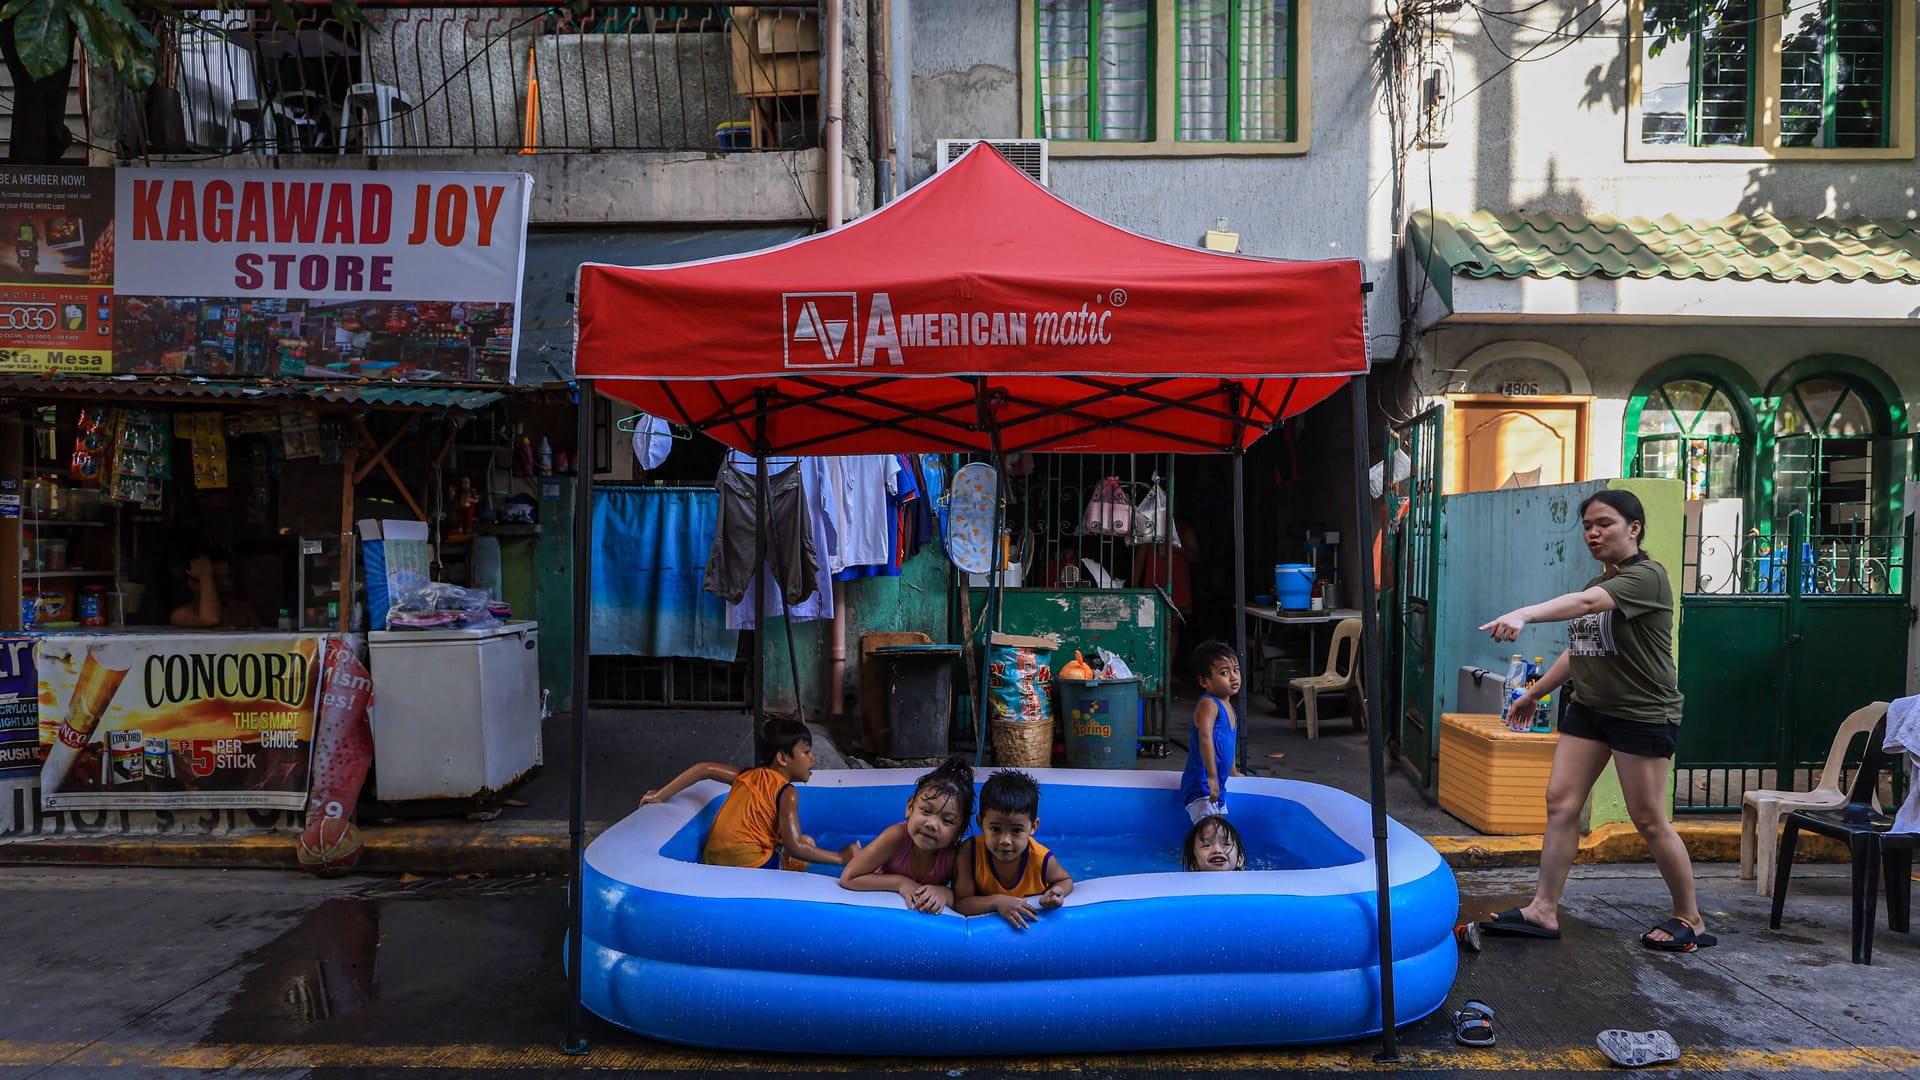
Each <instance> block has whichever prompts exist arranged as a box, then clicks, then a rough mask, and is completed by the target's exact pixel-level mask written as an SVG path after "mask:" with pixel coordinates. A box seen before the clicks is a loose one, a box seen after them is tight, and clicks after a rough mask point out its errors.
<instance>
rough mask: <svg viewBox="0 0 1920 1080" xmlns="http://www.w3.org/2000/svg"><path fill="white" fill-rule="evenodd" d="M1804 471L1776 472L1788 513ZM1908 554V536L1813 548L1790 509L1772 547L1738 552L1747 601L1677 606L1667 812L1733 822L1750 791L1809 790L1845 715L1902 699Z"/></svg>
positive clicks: (1827, 542)
mask: <svg viewBox="0 0 1920 1080" xmlns="http://www.w3.org/2000/svg"><path fill="white" fill-rule="evenodd" d="M1802 471H1803V470H1802V469H1798V468H1794V469H1786V470H1778V471H1777V472H1776V476H1777V477H1778V478H1779V480H1782V481H1785V483H1782V484H1781V485H1780V487H1781V488H1783V489H1785V491H1784V493H1783V499H1782V502H1783V503H1784V504H1786V505H1792V504H1793V503H1795V502H1798V501H1799V500H1800V498H1801V497H1802V496H1801V494H1800V491H1801V489H1800V487H1799V486H1798V485H1797V484H1795V483H1794V482H1793V481H1792V479H1791V477H1792V476H1793V475H1794V474H1797V473H1800V472H1802ZM1783 537H1784V541H1785V542H1784V543H1781V542H1780V541H1781V539H1782V538H1783ZM1689 548H1690V550H1697V548H1698V545H1697V544H1695V543H1694V542H1692V541H1691V540H1690V543H1689ZM1911 551H1912V530H1911V527H1910V526H1909V527H1908V528H1907V529H1906V530H1904V531H1903V532H1902V533H1900V534H1898V535H1882V536H1873V535H1867V534H1834V535H1826V536H1820V535H1810V534H1809V533H1808V529H1807V516H1806V513H1805V512H1804V511H1803V510H1801V509H1799V508H1798V507H1795V508H1794V509H1793V510H1792V511H1791V512H1790V513H1788V514H1787V515H1786V518H1785V527H1784V528H1782V529H1777V530H1776V532H1775V533H1774V534H1773V535H1771V536H1766V535H1758V534H1752V535H1749V536H1748V537H1746V538H1745V543H1744V545H1743V550H1742V560H1741V561H1742V564H1743V571H1742V573H1741V579H1742V583H1743V585H1744V587H1745V589H1746V591H1744V592H1741V593H1737V594H1729V595H1702V594H1688V595H1685V596H1683V597H1681V600H1680V637H1681V648H1680V690H1681V692H1682V693H1683V694H1685V695H1686V700H1687V704H1686V720H1685V722H1684V723H1682V724H1681V725H1680V746H1679V751H1678V753H1677V754H1676V755H1675V762H1674V763H1675V769H1676V771H1677V776H1676V785H1675V793H1674V809H1675V810H1677V811H1696V812H1702V811H1704V812H1726V811H1731V810H1738V809H1739V808H1740V795H1741V793H1742V792H1743V791H1745V790H1746V789H1748V788H1788V789H1798V790H1805V789H1806V788H1807V787H1809V786H1810V782H1809V774H1810V773H1817V771H1818V770H1819V768H1820V765H1821V763H1822V762H1824V761H1825V759H1826V755H1827V748H1828V747H1829V746H1830V745H1831V744H1832V742H1833V733H1834V732H1835V731H1836V730H1838V729H1839V726H1840V722H1841V721H1842V720H1843V719H1845V717H1846V716H1847V714H1848V713H1850V712H1852V711H1853V710H1855V709H1857V708H1859V707H1860V706H1862V705H1865V704H1866V703H1867V702H1869V701H1876V700H1879V701H1891V700H1893V699H1894V698H1896V697H1899V696H1900V695H1902V694H1904V693H1905V692H1906V661H1907V634H1908V628H1909V627H1910V626H1911V625H1912V622H1913V618H1914V612H1913V609H1912V607H1911V606H1910V605H1909V602H1908V599H1907V596H1906V588H1907V586H1906V581H1905V568H1906V567H1907V565H1909V562H1908V560H1909V558H1910V556H1911Z"/></svg>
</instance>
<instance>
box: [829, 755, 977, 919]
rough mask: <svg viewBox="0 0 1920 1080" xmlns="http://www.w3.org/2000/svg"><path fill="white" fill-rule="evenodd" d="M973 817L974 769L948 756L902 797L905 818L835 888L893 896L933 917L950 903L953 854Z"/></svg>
mask: <svg viewBox="0 0 1920 1080" xmlns="http://www.w3.org/2000/svg"><path fill="white" fill-rule="evenodd" d="M971 817H973V767H972V766H970V765H968V764H967V762H966V759H964V758H960V757H950V758H948V759H947V760H946V761H945V762H943V763H941V765H940V767H939V768H937V769H935V770H933V771H932V772H930V773H928V774H926V775H925V776H922V777H921V778H920V779H919V780H917V781H915V783H914V785H913V794H912V795H909V796H907V819H906V820H905V821H902V822H900V823H899V824H897V825H889V826H887V828H886V831H885V832H882V833H881V834H880V835H879V836H877V837H875V838H874V840H873V843H871V844H868V845H867V846H866V847H864V848H862V849H860V852H859V854H857V855H855V856H854V857H853V858H852V859H850V860H848V862H847V865H846V868H845V869H844V870H842V871H841V872H840V887H841V888H843V889H852V890H854V891H856V892H897V893H899V894H900V898H901V899H902V900H904V901H906V904H907V906H908V907H910V908H912V909H913V910H915V911H920V912H925V913H926V914H928V915H938V914H939V913H940V912H941V911H943V910H945V909H946V908H948V907H950V906H952V904H953V872H954V856H955V855H956V854H957V853H958V851H959V849H960V838H961V836H962V835H963V834H964V833H965V832H966V831H967V821H968V819H970V818H971Z"/></svg>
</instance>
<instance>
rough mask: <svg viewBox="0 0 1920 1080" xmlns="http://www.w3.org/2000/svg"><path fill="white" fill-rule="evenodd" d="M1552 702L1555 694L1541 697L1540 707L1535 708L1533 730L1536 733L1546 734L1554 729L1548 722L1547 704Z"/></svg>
mask: <svg viewBox="0 0 1920 1080" xmlns="http://www.w3.org/2000/svg"><path fill="white" fill-rule="evenodd" d="M1551 704H1553V695H1552V694H1548V695H1547V696H1545V697H1543V698H1541V699H1540V705H1539V707H1538V708H1536V709H1534V710H1533V730H1534V732H1535V733H1536V734H1540V735H1545V734H1546V733H1548V732H1550V731H1552V730H1553V727H1552V725H1550V724H1548V723H1547V706H1549V705H1551Z"/></svg>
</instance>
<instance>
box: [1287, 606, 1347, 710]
mask: <svg viewBox="0 0 1920 1080" xmlns="http://www.w3.org/2000/svg"><path fill="white" fill-rule="evenodd" d="M1360 629H1361V623H1360V620H1359V619H1341V620H1340V624H1339V625H1338V626H1336V627H1334V629H1333V643H1332V644H1331V645H1328V646H1327V670H1326V671H1325V672H1323V673H1321V674H1319V675H1305V676H1302V677H1300V678H1298V679H1289V680H1288V681H1287V716H1288V718H1290V719H1291V720H1292V721H1293V726H1294V727H1296V728H1297V727H1299V726H1300V706H1301V705H1302V704H1304V705H1305V706H1306V713H1307V738H1309V739H1317V738H1319V737H1320V695H1321V694H1346V695H1347V701H1348V708H1349V709H1351V710H1352V713H1353V726H1354V728H1355V729H1358V728H1359V727H1360V726H1361V723H1362V721H1361V717H1363V716H1364V715H1366V691H1365V690H1364V689H1363V688H1362V687H1361V685H1360ZM1342 660H1345V661H1346V663H1345V664H1342V663H1341V661H1342Z"/></svg>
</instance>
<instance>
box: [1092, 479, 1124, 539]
mask: <svg viewBox="0 0 1920 1080" xmlns="http://www.w3.org/2000/svg"><path fill="white" fill-rule="evenodd" d="M1132 531H1133V503H1131V502H1129V501H1127V493H1126V491H1125V490H1124V489H1122V488H1121V487H1120V478H1119V477H1117V476H1109V477H1107V478H1106V479H1105V480H1102V481H1100V482H1099V483H1098V484H1096V485H1094V488H1093V496H1092V497H1091V498H1089V499H1088V500H1087V512H1086V515H1085V516H1084V517H1083V518H1082V520H1081V522H1080V533H1081V535H1083V536H1126V535H1127V534H1128V533H1130V532H1132Z"/></svg>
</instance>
